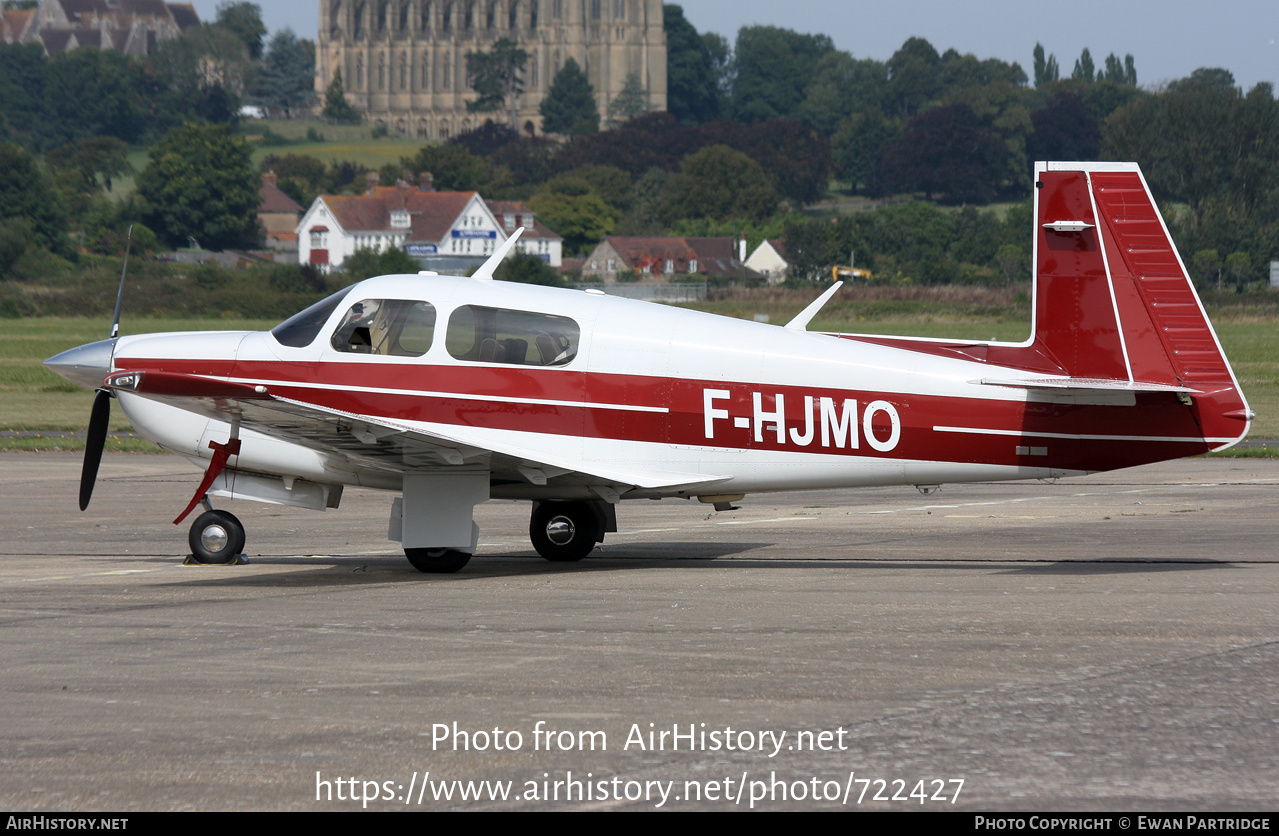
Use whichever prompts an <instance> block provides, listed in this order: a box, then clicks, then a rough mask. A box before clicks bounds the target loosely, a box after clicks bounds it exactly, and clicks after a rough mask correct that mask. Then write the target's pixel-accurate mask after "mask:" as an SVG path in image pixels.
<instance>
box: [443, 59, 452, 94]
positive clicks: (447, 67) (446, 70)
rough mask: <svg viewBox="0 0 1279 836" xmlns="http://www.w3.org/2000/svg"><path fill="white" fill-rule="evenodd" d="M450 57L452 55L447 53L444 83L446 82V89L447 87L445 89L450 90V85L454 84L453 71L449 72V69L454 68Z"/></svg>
mask: <svg viewBox="0 0 1279 836" xmlns="http://www.w3.org/2000/svg"><path fill="white" fill-rule="evenodd" d="M449 58H450V56H448V55H445V56H444V79H443V84H444V89H445V90H448V89H449V87H450V86H451V84H452V79H451V78H450V76H451V75H452V73H450V72H449V70H450V69H452V67H451V66H450V65H449Z"/></svg>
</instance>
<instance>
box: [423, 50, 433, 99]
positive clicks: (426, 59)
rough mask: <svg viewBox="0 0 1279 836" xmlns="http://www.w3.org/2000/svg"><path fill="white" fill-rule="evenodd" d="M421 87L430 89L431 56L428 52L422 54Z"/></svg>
mask: <svg viewBox="0 0 1279 836" xmlns="http://www.w3.org/2000/svg"><path fill="white" fill-rule="evenodd" d="M422 89H423V90H430V89H431V56H430V54H429V53H428V54H426V55H423V56H422Z"/></svg>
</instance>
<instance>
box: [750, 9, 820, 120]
mask: <svg viewBox="0 0 1279 836" xmlns="http://www.w3.org/2000/svg"><path fill="white" fill-rule="evenodd" d="M834 51H835V45H834V44H833V43H832V42H831V39H830V38H829V37H828V36H826V35H804V34H800V33H799V32H793V31H791V30H790V29H782V28H780V27H777V26H744V27H742V28H741V30H740V31H738V33H737V46H736V49H735V50H734V56H735V57H734V69H735V71H736V75H735V77H734V79H733V100H732V114H733V118H734V119H736V120H737V121H739V122H763V121H765V120H768V119H778V118H781V119H794V118H796V117H797V116H798V111H799V106H800V104H801V103H802V102H803V101H804V91H805V90H806V89H807V87H808V85H809V83H810V82H811V81H812V79H813V76H814V75H815V74H816V72H817V67H818V64H819V63H820V62H821V60H822V58H823V56H825V55H827V54H829V53H831V52H834Z"/></svg>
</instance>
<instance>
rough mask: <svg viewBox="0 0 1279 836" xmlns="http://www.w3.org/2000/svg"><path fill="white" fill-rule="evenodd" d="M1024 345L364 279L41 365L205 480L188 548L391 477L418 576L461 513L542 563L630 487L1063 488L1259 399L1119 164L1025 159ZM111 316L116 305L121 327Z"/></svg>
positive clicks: (100, 431) (442, 282) (486, 276)
mask: <svg viewBox="0 0 1279 836" xmlns="http://www.w3.org/2000/svg"><path fill="white" fill-rule="evenodd" d="M1035 186H1036V188H1035V219H1036V220H1035V230H1034V234H1035V238H1034V300H1033V313H1032V329H1031V336H1030V338H1029V339H1028V340H1027V341H1025V342H1023V343H1003V342H971V341H948V340H936V339H922V338H906V337H880V336H866V335H853V334H824V333H815V332H809V331H807V330H805V328H806V326H807V324H808V322H809V321H810V320H811V319H812V318H813V316H814V315H815V314H816V313H817V312H818V310H819V309H820V308H821V306H822V304H824V302H825V301H826V300H827V299H828V298H830V296H831V295H832V294H833V293H834V292H835V291H836V289H837V288H838V285H836V286H834V287H832V288H831V289H830V290H828V291H827V292H826V293H825V294H823V295H822V297H821V298H819V299H817V300H816V301H815V302H814V303H813V304H812V305H810V306H809V307H808V308H807V309H806V310H804V311H803V312H802V313H800V314H799V316H797V317H796V318H795V319H794V320H792V321H791V322H790V323H788V324H787V325H786V326H785V327H777V326H774V325H766V324H761V323H755V322H745V321H740V320H735V319H729V318H725V317H720V316H715V315H711V314H705V313H699V312H695V311H688V310H680V309H674V308H670V307H665V306H661V305H655V304H650V303H645V302H637V301H632V300H628V299H622V298H616V297H611V296H607V295H604V294H602V293H600V292H599V291H586V292H581V291H575V290H563V289H555V288H546V287H537V286H529V285H521V284H511V283H506V282H495V281H493V280H492V275H493V271H494V269H495V268H496V267H497V264H498V263H499V262H500V261H501V259H502V257H503V256H504V255H505V254H506V252H508V251H509V250H510V248H511V245H512V244H513V243H514V241H515V239H516V238H517V237H518V233H517V234H516V235H512V236H511V237H510V238H509V239H508V240H507V241H506V243H505V244H504V246H503V247H502V248H500V249H499V250H498V252H496V253H495V254H494V255H493V257H492V258H490V259H489V261H488V262H486V263H485V265H484V266H483V267H481V268H480V270H479V271H478V272H477V273H476V274H475V275H474V276H473V277H470V278H461V277H452V276H437V275H434V274H431V273H424V274H418V275H400V276H381V277H378V278H372V279H368V280H367V281H363V282H360V283H358V284H356V285H353V286H351V287H349V288H347V289H345V290H342V291H340V292H338V293H335V294H333V295H332V296H330V297H328V298H327V299H324V300H323V301H321V302H319V303H317V304H315V305H313V306H312V307H310V308H308V309H306V310H305V311H302V312H301V313H299V314H297V315H296V316H294V317H292V318H291V319H288V320H286V321H285V322H283V323H281V324H280V325H279V326H277V327H276V328H274V329H273V330H271V331H270V332H238V331H237V332H215V333H194V334H190V333H182V334H154V335H140V336H132V337H114V336H113V337H112V338H111V339H109V340H103V341H101V342H97V343H91V344H88V345H84V346H81V347H79V348H74V349H71V350H70V351H67V352H64V353H63V354H59V355H58V356H56V357H53V358H51V359H50V360H48V361H47V365H48V366H49V367H50V368H52V369H53V370H54V371H56V372H58V373H59V374H61V375H63V376H64V377H66V378H68V379H70V380H73V381H76V382H78V383H81V384H83V385H85V386H86V387H88V388H94V389H97V390H98V395H97V400H96V401H95V405H94V415H93V419H92V420H91V423H90V433H89V443H88V450H87V452H86V465H85V473H84V482H83V483H82V487H81V507H84V505H85V504H87V502H88V498H89V493H90V491H91V490H92V486H93V479H94V478H95V476H96V472H97V461H98V457H99V456H100V454H101V449H102V437H103V435H104V434H105V431H106V422H107V414H108V411H109V408H110V407H109V402H110V399H111V398H112V397H114V398H115V399H117V400H118V401H119V403H120V406H121V407H122V408H123V409H124V411H125V414H126V415H127V416H128V418H129V420H130V421H131V422H132V423H133V425H134V427H136V428H137V429H138V430H139V431H140V432H141V433H142V434H143V435H145V436H146V437H147V438H149V439H151V440H153V441H154V442H155V443H157V444H159V445H160V446H161V447H163V448H164V449H166V450H168V451H170V452H173V453H176V454H178V455H181V456H185V457H186V458H188V459H189V460H191V461H192V462H194V463H195V464H197V466H199V467H201V468H202V469H204V470H205V475H204V479H203V480H202V481H201V483H200V485H199V487H198V488H197V489H196V491H195V495H194V496H193V497H192V499H191V502H190V504H189V505H188V507H187V509H186V510H185V511H184V512H183V514H182V515H181V516H179V518H178V520H175V522H179V521H181V519H182V518H183V517H185V516H186V515H187V514H189V513H190V512H191V511H192V510H193V509H194V508H195V506H196V505H197V504H201V503H202V504H203V505H204V507H205V512H204V513H202V514H201V515H200V516H199V517H198V518H197V519H196V521H195V524H194V525H193V526H192V528H191V530H190V536H189V538H188V540H189V543H190V546H191V549H192V551H193V552H194V555H195V557H196V558H197V559H198V560H201V561H203V562H224V561H229V560H234V559H235V558H236V557H237V556H238V554H239V553H240V551H241V549H243V547H244V537H245V535H244V528H243V526H242V525H241V524H240V522H239V521H238V520H236V518H235V517H234V516H232V515H231V514H229V513H227V512H225V511H222V510H214V509H213V508H212V506H211V504H210V502H209V497H210V496H214V497H235V498H237V499H250V500H257V501H260V502H268V503H277V504H283V505H293V506H300V507H304V508H312V509H316V510H323V509H325V508H336V507H337V506H338V503H339V501H340V499H341V497H342V490H343V488H344V487H346V486H348V485H358V486H361V487H369V488H380V489H384V490H388V491H393V492H396V493H398V494H400V496H398V497H396V498H395V499H394V500H393V502H392V506H391V516H390V526H389V536H390V538H391V539H392V540H398V541H400V542H401V543H402V544H403V547H404V552H405V554H406V556H407V557H408V559H409V561H410V562H411V563H412V564H413V565H414V566H415V567H417V568H418V569H420V570H422V571H424V572H453V571H457V570H458V569H460V568H461V567H462V566H463V565H464V564H465V563H466V562H467V560H469V559H470V557H471V555H472V554H473V553H474V552H475V551H476V546H477V543H478V537H479V528H478V526H476V524H475V523H474V521H473V512H474V507H475V506H476V505H477V504H479V503H481V502H483V501H485V500H487V499H490V498H500V499H528V500H532V502H533V510H532V520H531V523H530V536H531V538H532V541H533V545H534V546H535V547H536V549H537V551H538V552H539V553H540V554H541V555H542V556H543V557H546V558H547V559H549V560H565V561H568V560H579V559H581V558H583V557H585V556H586V555H587V554H589V553H590V552H591V551H592V550H593V549H594V548H595V545H596V543H598V542H600V541H602V540H603V539H604V535H605V533H606V532H612V531H616V530H617V514H616V506H617V504H618V503H619V502H620V501H621V500H627V499H660V498H668V497H680V498H685V499H688V498H694V497H695V498H697V499H700V500H701V501H702V502H707V503H713V504H714V505H715V507H716V508H717V509H721V510H722V509H726V508H729V507H732V506H731V504H732V503H733V502H736V501H738V500H740V499H742V498H743V496H744V495H745V494H749V493H753V492H761V491H783V490H804V489H811V488H834V487H857V486H871V485H913V486H916V487H919V488H921V489H924V490H926V489H927V488H929V487H932V486H936V485H940V484H942V483H945V482H972V481H991V480H1003V479H1032V478H1049V477H1059V476H1071V475H1079V474H1085V473H1092V472H1096V471H1102V470H1110V469H1114V468H1120V467H1129V466H1132V465H1138V464H1144V463H1148V462H1156V461H1161V460H1165V459H1172V458H1178V457H1181V456H1190V455H1195V454H1197V453H1202V452H1205V451H1208V450H1219V449H1224V448H1226V447H1229V446H1231V445H1232V444H1234V443H1236V442H1237V441H1239V440H1240V439H1242V438H1243V437H1244V436H1245V435H1246V434H1247V431H1248V426H1249V422H1250V421H1251V419H1252V417H1253V413H1252V412H1251V411H1250V410H1249V408H1248V404H1247V402H1246V401H1245V400H1244V397H1243V394H1242V392H1241V391H1240V389H1239V385H1238V382H1237V381H1236V379H1235V376H1234V373H1233V372H1232V371H1231V369H1230V366H1229V364H1228V363H1227V361H1226V358H1225V355H1224V353H1223V352H1222V350H1221V345H1220V343H1219V342H1218V341H1217V337H1216V335H1215V333H1214V332H1213V329H1212V326H1211V324H1210V323H1209V321H1208V318H1207V316H1206V314H1205V313H1204V310H1203V306H1202V305H1201V304H1200V301H1199V298H1198V296H1197V294H1196V293H1195V290H1194V286H1193V285H1192V284H1191V282H1190V280H1189V278H1188V276H1187V274H1186V270H1185V266H1184V264H1183V263H1182V261H1181V258H1180V256H1179V255H1178V254H1177V251H1176V248H1175V247H1174V245H1173V243H1172V240H1171V238H1170V237H1169V234H1168V230H1167V227H1166V226H1165V225H1164V223H1163V219H1162V218H1161V217H1160V215H1159V213H1158V210H1157V209H1156V208H1155V204H1154V201H1153V200H1152V198H1151V195H1150V190H1149V188H1148V187H1147V185H1146V182H1145V179H1144V178H1143V177H1142V174H1141V172H1140V170H1139V169H1138V167H1137V166H1136V165H1134V164H1131V163H1038V164H1037V165H1036V170H1035ZM117 321H118V314H117Z"/></svg>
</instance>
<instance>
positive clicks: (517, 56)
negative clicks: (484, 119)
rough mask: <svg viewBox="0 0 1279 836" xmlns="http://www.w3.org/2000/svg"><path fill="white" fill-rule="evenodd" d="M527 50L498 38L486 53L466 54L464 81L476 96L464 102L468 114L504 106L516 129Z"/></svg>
mask: <svg viewBox="0 0 1279 836" xmlns="http://www.w3.org/2000/svg"><path fill="white" fill-rule="evenodd" d="M526 64H528V53H527V52H525V51H524V50H522V49H520V46H519V44H517V43H516V42H515V41H513V40H511V39H510V38H500V39H498V41H497V42H496V43H494V44H493V48H492V49H491V50H489V51H488V52H468V53H466V77H467V83H468V84H470V86H471V89H472V90H474V91H475V93H476V95H477V96H478V98H477V99H476V100H475V101H473V102H467V103H466V109H467V110H468V111H469V112H471V113H492V112H493V111H497V110H501V109H502V107H503V105H505V106H506V110H507V113H508V114H509V115H510V117H511V130H513V131H516V132H518V131H519V129H520V126H519V101H520V95H521V94H522V93H523V92H524V80H523V79H522V78H521V76H522V75H523V73H524V66H525V65H526Z"/></svg>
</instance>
